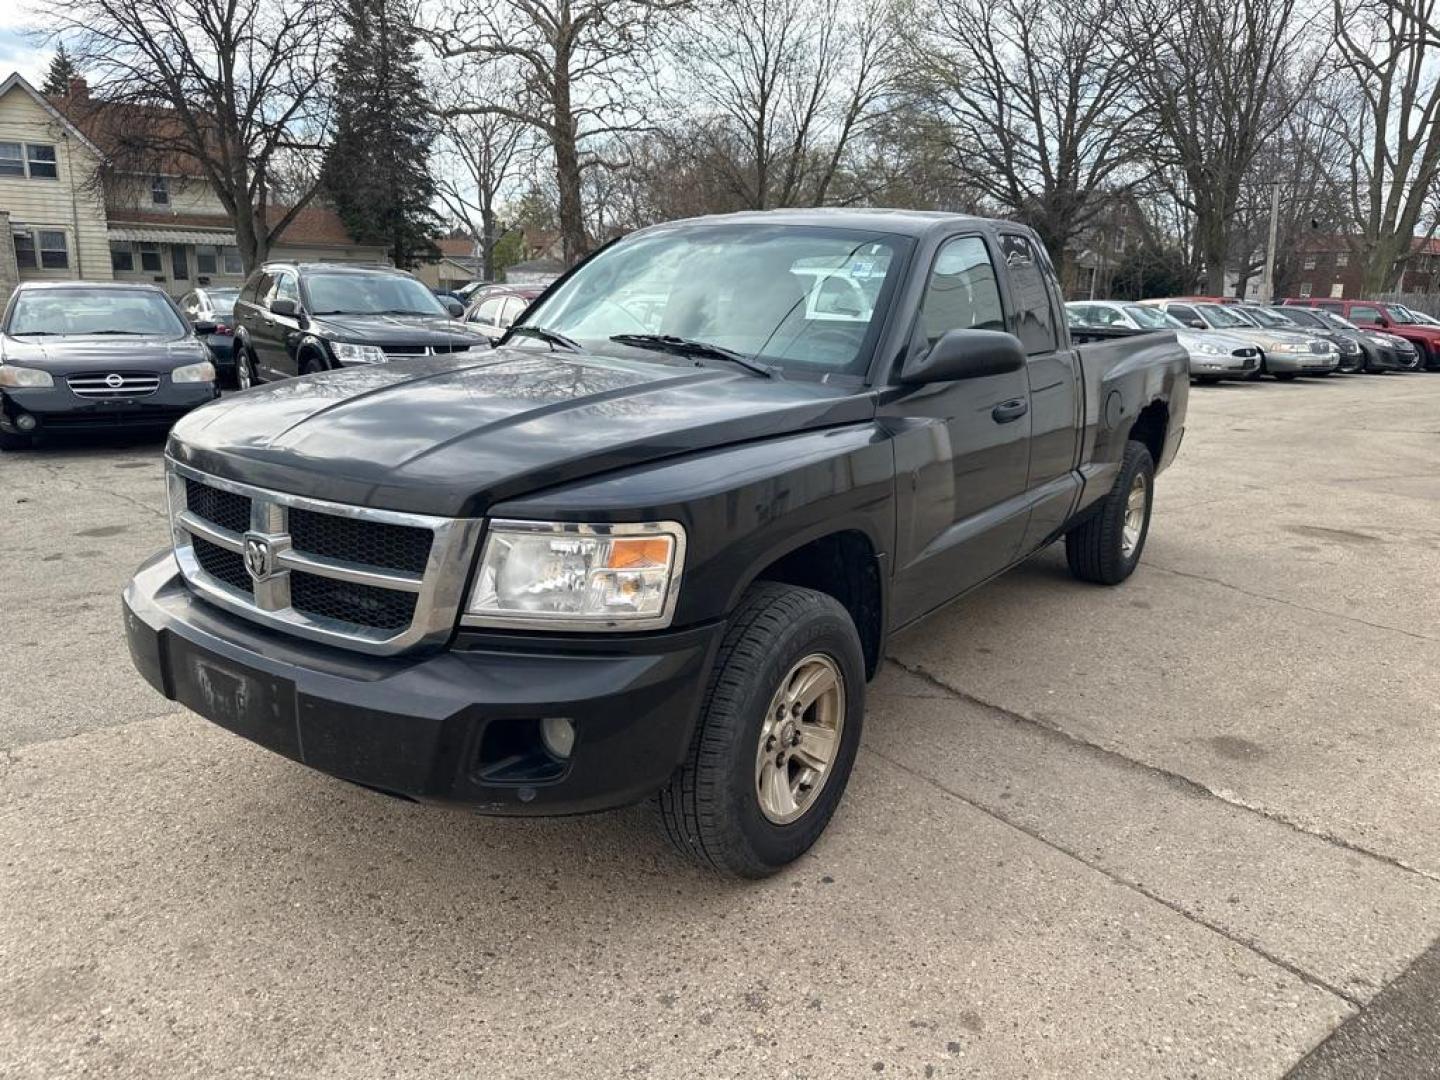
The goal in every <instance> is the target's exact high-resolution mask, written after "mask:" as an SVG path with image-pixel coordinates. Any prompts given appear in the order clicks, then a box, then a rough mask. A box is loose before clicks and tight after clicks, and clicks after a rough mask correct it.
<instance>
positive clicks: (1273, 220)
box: [1260, 183, 1280, 304]
mask: <svg viewBox="0 0 1440 1080" xmlns="http://www.w3.org/2000/svg"><path fill="white" fill-rule="evenodd" d="M1279 224H1280V185H1279V184H1278V183H1277V184H1273V185H1271V188H1270V239H1269V241H1267V242H1266V244H1265V278H1264V284H1263V285H1262V286H1261V290H1260V302H1261V303H1262V304H1273V303H1274V302H1275V233H1276V230H1277V228H1278V227H1279Z"/></svg>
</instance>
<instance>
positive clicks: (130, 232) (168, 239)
mask: <svg viewBox="0 0 1440 1080" xmlns="http://www.w3.org/2000/svg"><path fill="white" fill-rule="evenodd" d="M108 232H109V236H110V239H111V240H120V241H125V240H133V241H136V242H138V243H142V244H221V245H224V246H229V247H234V246H235V234H234V233H233V232H225V231H223V230H220V229H217V230H215V231H214V232H206V231H203V230H201V229H181V228H174V229H170V228H166V227H165V226H163V225H112V226H110V228H109V230H108Z"/></svg>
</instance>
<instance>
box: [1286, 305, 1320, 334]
mask: <svg viewBox="0 0 1440 1080" xmlns="http://www.w3.org/2000/svg"><path fill="white" fill-rule="evenodd" d="M1285 318H1287V319H1289V320H1290V321H1291V322H1292V323H1293V324H1295V325H1296V326H1309V327H1316V326H1318V327H1319V328H1320V329H1321V330H1329V329H1330V327H1328V326H1326V325H1325V320H1324V319H1322V318H1321V317H1320V316H1319V315H1318V314H1317V313H1316V312H1313V311H1301V310H1299V309H1298V308H1297V309H1295V310H1293V311H1290V310H1287V311H1286V312H1285Z"/></svg>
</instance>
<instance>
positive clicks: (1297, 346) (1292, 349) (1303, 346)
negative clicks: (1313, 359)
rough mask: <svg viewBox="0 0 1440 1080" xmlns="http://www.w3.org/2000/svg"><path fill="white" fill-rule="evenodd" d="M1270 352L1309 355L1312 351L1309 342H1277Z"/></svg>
mask: <svg viewBox="0 0 1440 1080" xmlns="http://www.w3.org/2000/svg"><path fill="white" fill-rule="evenodd" d="M1270 351H1271V352H1284V353H1308V352H1309V351H1310V343H1309V342H1308V341H1277V342H1276V343H1275V344H1274V345H1272V346H1270Z"/></svg>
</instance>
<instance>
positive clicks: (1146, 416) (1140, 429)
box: [1129, 401, 1170, 466]
mask: <svg viewBox="0 0 1440 1080" xmlns="http://www.w3.org/2000/svg"><path fill="white" fill-rule="evenodd" d="M1169 429H1170V408H1169V406H1167V405H1166V404H1165V402H1163V401H1152V402H1151V403H1150V404H1149V405H1146V406H1145V408H1143V409H1141V410H1140V415H1139V416H1137V417H1136V418H1135V423H1134V424H1132V425H1131V427H1130V436H1129V437H1130V438H1131V439H1134V440H1135V441H1136V442H1138V443H1144V444H1145V448H1146V449H1147V450H1149V451H1150V460H1151V461H1153V462H1154V463H1155V464H1156V465H1157V466H1158V465H1159V464H1160V455H1161V454H1162V453H1164V452H1165V432H1166V431H1168V430H1169Z"/></svg>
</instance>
